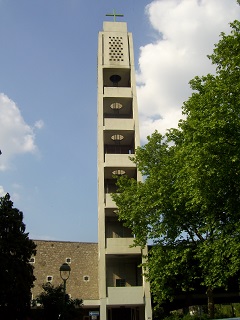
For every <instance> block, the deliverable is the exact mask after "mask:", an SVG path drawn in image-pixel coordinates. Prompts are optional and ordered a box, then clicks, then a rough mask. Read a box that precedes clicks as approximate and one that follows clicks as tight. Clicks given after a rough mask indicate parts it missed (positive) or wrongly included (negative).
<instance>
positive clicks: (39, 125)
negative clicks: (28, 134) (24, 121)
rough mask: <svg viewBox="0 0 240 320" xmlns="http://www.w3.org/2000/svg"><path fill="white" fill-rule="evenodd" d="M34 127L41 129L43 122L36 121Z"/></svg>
mask: <svg viewBox="0 0 240 320" xmlns="http://www.w3.org/2000/svg"><path fill="white" fill-rule="evenodd" d="M34 127H35V128H37V129H42V128H43V127H44V122H43V121H42V120H38V121H36V122H35V124H34Z"/></svg>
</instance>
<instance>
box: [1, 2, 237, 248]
mask: <svg viewBox="0 0 240 320" xmlns="http://www.w3.org/2000/svg"><path fill="white" fill-rule="evenodd" d="M114 9H115V10H116V12H117V13H119V14H124V17H123V18H118V21H125V22H127V24H128V31H129V32H132V33H133V40H134V50H135V68H136V79H137V93H138V107H139V119H140V134H141V143H142V144H144V143H145V142H146V137H147V136H148V135H151V133H153V132H154V130H158V131H159V132H161V133H165V132H166V130H167V129H169V128H172V127H177V124H178V121H179V119H180V118H181V116H182V115H181V107H182V105H183V102H184V101H186V100H187V99H188V97H189V96H190V95H191V90H190V88H189V84H188V83H189V80H191V79H192V78H193V77H194V76H197V75H198V76H202V75H206V74H207V73H214V66H212V65H211V62H210V61H209V59H208V58H207V55H208V54H211V53H212V51H213V48H214V43H217V42H218V40H219V35H220V33H221V32H225V33H229V32H230V26H229V22H231V21H233V20H234V19H238V20H240V6H239V5H238V4H237V2H236V1H235V0H155V1H149V0H128V1H127V0H21V1H19V0H0V150H1V151H2V155H0V196H3V195H4V194H6V192H8V193H9V194H10V196H11V199H12V201H13V202H14V206H15V207H16V208H18V209H19V210H21V211H22V212H23V214H24V223H25V224H26V231H27V232H29V237H30V238H31V239H43V240H60V241H80V242H97V39H98V32H99V31H102V24H103V21H112V18H111V17H106V16H105V15H106V14H107V13H112V12H113V10H114Z"/></svg>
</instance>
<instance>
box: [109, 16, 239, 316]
mask: <svg viewBox="0 0 240 320" xmlns="http://www.w3.org/2000/svg"><path fill="white" fill-rule="evenodd" d="M230 25H231V27H232V31H231V34H230V35H225V34H224V33H222V34H221V39H220V41H219V42H218V44H217V45H215V49H214V52H213V54H212V55H210V56H209V58H210V59H211V61H212V63H213V64H215V65H216V75H210V74H208V75H207V76H204V77H201V78H200V77H195V78H194V79H193V80H191V81H190V86H191V88H192V90H193V93H192V96H191V97H190V98H189V99H188V100H187V101H186V102H185V103H184V105H183V114H184V115H185V119H184V120H180V121H179V124H178V128H177V129H170V130H169V131H168V133H167V134H166V135H165V136H162V135H160V134H159V133H158V132H155V133H153V134H152V136H151V137H148V143H147V144H146V145H145V146H143V147H139V148H138V149H137V150H136V153H135V156H134V157H133V159H132V160H133V161H134V162H135V163H136V165H137V167H138V169H139V170H140V171H141V173H142V174H143V176H145V180H144V182H136V181H135V180H133V179H128V178H127V177H121V178H120V179H118V187H119V190H118V191H119V193H117V194H114V195H113V199H114V200H115V201H116V203H117V206H118V208H119V210H118V214H119V219H120V220H123V221H124V223H125V225H126V226H127V227H130V228H132V230H133V233H134V234H135V244H136V245H141V246H144V245H146V243H147V241H148V239H152V241H153V243H154V246H153V249H152V250H151V252H150V255H149V257H148V260H147V262H146V266H147V267H148V268H147V269H146V270H148V272H147V271H146V272H147V276H148V279H149V280H150V282H151V291H152V293H153V296H154V299H155V302H159V301H160V302H162V301H165V300H166V299H172V298H173V297H174V294H175V293H176V288H179V289H181V290H188V291H189V290H192V289H194V286H195V283H196V281H197V282H198V283H199V282H200V284H201V285H202V286H203V287H205V288H206V293H207V296H208V307H209V316H210V317H213V312H214V311H213V310H214V301H213V291H214V289H216V288H219V287H225V286H227V283H228V279H229V277H232V276H234V275H236V274H237V273H238V272H239V270H240V196H239V195H240V139H239V135H240V33H239V31H240V22H239V21H234V22H233V23H231V24H230ZM174 279H175V280H174ZM170 282H174V285H173V286H172V287H169V286H168V285H167V284H168V283H170ZM176 282H177V283H176ZM171 288H173V289H174V290H171Z"/></svg>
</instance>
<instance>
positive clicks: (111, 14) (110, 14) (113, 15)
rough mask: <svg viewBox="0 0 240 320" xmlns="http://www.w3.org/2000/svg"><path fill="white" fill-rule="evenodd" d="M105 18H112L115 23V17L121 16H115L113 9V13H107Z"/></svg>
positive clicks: (121, 15)
mask: <svg viewBox="0 0 240 320" xmlns="http://www.w3.org/2000/svg"><path fill="white" fill-rule="evenodd" d="M106 16H107V17H113V21H114V22H116V17H123V14H117V13H116V11H115V9H113V13H107V14H106Z"/></svg>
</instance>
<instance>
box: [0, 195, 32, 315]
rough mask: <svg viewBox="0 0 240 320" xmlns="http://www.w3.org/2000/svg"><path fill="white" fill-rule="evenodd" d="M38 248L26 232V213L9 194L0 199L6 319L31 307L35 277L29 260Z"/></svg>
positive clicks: (0, 294) (1, 302) (0, 300)
mask: <svg viewBox="0 0 240 320" xmlns="http://www.w3.org/2000/svg"><path fill="white" fill-rule="evenodd" d="M35 248H36V245H35V244H34V242H33V241H32V240H30V239H29V237H28V233H26V232H25V225H24V223H23V213H22V212H21V211H19V210H18V209H16V208H14V207H13V202H12V201H11V200H10V195H9V194H6V195H5V196H4V197H1V198H0V274H1V285H0V313H1V315H3V314H5V313H6V314H7V319H12V318H13V319H16V317H17V315H18V314H21V315H23V314H24V313H26V312H27V310H28V309H29V307H30V300H31V288H32V287H33V281H34V280H35V277H34V275H33V267H32V265H31V264H30V263H29V259H30V258H31V256H32V255H35V254H36V250H35Z"/></svg>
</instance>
